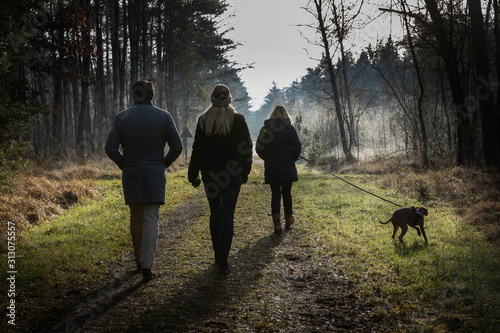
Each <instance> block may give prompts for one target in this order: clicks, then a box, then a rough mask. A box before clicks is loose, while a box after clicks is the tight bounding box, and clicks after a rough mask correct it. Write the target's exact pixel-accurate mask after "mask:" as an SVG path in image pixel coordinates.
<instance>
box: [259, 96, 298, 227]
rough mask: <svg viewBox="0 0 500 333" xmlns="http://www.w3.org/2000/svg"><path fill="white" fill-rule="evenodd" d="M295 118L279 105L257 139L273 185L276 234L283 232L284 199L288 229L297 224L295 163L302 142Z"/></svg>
mask: <svg viewBox="0 0 500 333" xmlns="http://www.w3.org/2000/svg"><path fill="white" fill-rule="evenodd" d="M291 123H292V119H291V118H290V115H289V114H288V112H287V111H286V109H285V107H284V106H282V105H277V106H276V107H275V108H274V110H273V112H271V115H270V116H269V119H267V120H266V121H265V122H264V127H262V129H261V130H260V133H259V137H258V139H257V145H256V151H257V154H258V155H259V156H260V158H262V159H263V160H264V168H265V171H264V176H265V182H266V184H270V185H271V193H272V196H271V213H272V217H273V223H274V232H275V233H280V232H281V231H282V229H281V214H280V211H281V197H283V208H284V211H285V227H286V228H289V227H290V226H291V225H292V223H293V222H294V218H293V208H292V192H291V190H292V183H293V182H296V181H298V177H297V169H296V168H295V161H297V160H298V159H299V155H300V150H301V147H302V145H301V143H300V140H299V137H298V135H297V132H296V131H295V128H294V127H293V126H292V125H291Z"/></svg>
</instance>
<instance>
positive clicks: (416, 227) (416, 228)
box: [411, 225, 420, 236]
mask: <svg viewBox="0 0 500 333" xmlns="http://www.w3.org/2000/svg"><path fill="white" fill-rule="evenodd" d="M411 227H412V228H413V229H415V230H417V233H418V235H419V236H420V229H419V227H418V226H413V225H412V226H411Z"/></svg>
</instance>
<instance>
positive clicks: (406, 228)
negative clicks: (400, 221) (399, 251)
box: [399, 224, 408, 242]
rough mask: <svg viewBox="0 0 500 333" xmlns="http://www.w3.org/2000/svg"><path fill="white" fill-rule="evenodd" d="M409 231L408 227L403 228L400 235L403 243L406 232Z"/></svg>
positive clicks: (403, 226)
mask: <svg viewBox="0 0 500 333" xmlns="http://www.w3.org/2000/svg"><path fill="white" fill-rule="evenodd" d="M407 231H408V226H407V225H406V224H405V225H402V226H401V235H399V240H400V241H401V242H402V241H403V237H404V235H406V232H407Z"/></svg>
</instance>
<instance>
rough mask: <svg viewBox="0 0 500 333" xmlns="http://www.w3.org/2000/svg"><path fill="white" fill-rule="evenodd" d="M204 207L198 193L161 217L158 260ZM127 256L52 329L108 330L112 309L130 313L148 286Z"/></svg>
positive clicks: (170, 248) (68, 330)
mask: <svg viewBox="0 0 500 333" xmlns="http://www.w3.org/2000/svg"><path fill="white" fill-rule="evenodd" d="M203 206H204V202H203V200H201V198H200V196H199V195H197V196H194V197H192V198H190V200H189V201H188V202H187V203H186V204H184V205H182V206H180V207H178V208H177V209H175V210H174V211H173V212H171V213H170V214H168V216H167V217H166V218H164V219H163V221H162V222H163V223H161V224H160V230H159V236H158V247H157V256H156V261H157V262H159V261H161V260H162V257H164V256H166V255H171V253H172V252H173V251H174V249H173V248H172V246H171V245H170V244H171V243H172V242H173V240H174V239H175V238H176V237H177V236H178V235H179V234H180V233H181V232H182V231H183V230H184V229H185V228H186V226H187V222H188V221H190V220H191V219H192V218H193V217H195V216H196V215H198V214H199V213H200V211H201V210H202V209H203V208H204V207H203ZM128 259H129V260H128V261H129V262H130V264H129V265H126V266H119V267H116V269H115V270H114V278H113V279H111V280H109V281H107V282H106V283H105V284H104V285H103V286H102V287H100V288H99V289H97V290H94V291H92V292H90V293H89V294H88V295H86V296H84V297H82V301H81V302H80V303H79V304H78V305H76V306H75V307H74V308H73V309H71V310H70V311H69V313H68V315H67V316H66V317H65V318H64V319H63V320H62V321H61V322H60V323H59V324H58V325H56V326H55V327H54V329H53V330H51V332H101V331H103V330H107V326H108V325H109V323H110V322H112V321H113V320H119V318H112V317H111V316H110V315H109V312H110V310H112V309H113V308H115V307H121V308H128V309H130V311H131V312H133V308H134V304H135V303H136V302H140V301H141V300H140V298H141V293H140V290H141V289H142V288H146V287H147V285H144V284H143V283H142V274H140V272H138V271H134V267H135V261H133V258H132V257H130V258H128Z"/></svg>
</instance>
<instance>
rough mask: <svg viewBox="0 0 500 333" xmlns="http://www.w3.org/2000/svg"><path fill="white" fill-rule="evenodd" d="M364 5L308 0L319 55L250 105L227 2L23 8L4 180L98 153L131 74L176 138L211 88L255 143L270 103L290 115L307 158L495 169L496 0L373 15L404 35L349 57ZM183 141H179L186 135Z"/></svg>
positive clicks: (5, 132)
mask: <svg viewBox="0 0 500 333" xmlns="http://www.w3.org/2000/svg"><path fill="white" fill-rule="evenodd" d="M364 5H365V3H364V1H360V2H351V1H347V0H342V1H331V0H310V1H307V2H304V8H303V10H305V11H307V12H308V13H309V14H310V15H311V16H312V17H314V22H315V23H314V24H312V25H309V26H307V27H304V28H307V29H313V30H314V31H315V32H316V37H317V38H315V39H314V40H311V41H310V43H311V44H312V45H315V46H319V47H321V48H322V50H323V57H322V59H320V60H318V64H317V66H316V67H314V68H307V69H304V70H305V73H306V74H305V75H304V76H303V77H302V78H301V79H300V80H296V81H295V82H292V83H290V85H289V86H288V87H284V88H282V89H280V88H278V87H277V86H276V85H274V86H272V87H270V88H269V92H268V95H267V96H266V98H265V102H264V104H263V105H262V106H261V107H260V108H259V109H258V110H257V111H250V109H251V108H252V105H251V103H250V100H251V96H249V95H248V92H247V90H246V87H245V82H243V81H242V80H241V77H240V75H239V73H240V72H241V70H242V69H243V68H247V67H251V64H250V65H249V64H238V63H235V62H233V61H231V60H230V58H229V57H228V56H227V54H228V52H230V51H231V50H233V49H234V48H237V47H238V45H239V43H240V42H241V41H235V40H231V39H229V38H227V37H226V36H227V33H228V32H229V31H230V30H231V29H232V27H230V26H228V25H227V23H226V22H225V20H224V17H225V16H224V14H225V13H226V11H227V10H228V7H229V4H228V3H227V2H226V1H219V0H190V1H180V0H146V1H139V0H81V1H63V0H59V1H43V0H37V1H35V0H19V1H15V2H9V3H8V4H4V5H3V6H2V8H1V9H0V10H1V11H2V18H3V19H2V22H1V23H0V32H1V33H0V55H1V62H0V75H1V77H2V80H1V83H0V84H1V92H0V94H1V96H0V99H1V110H0V112H1V113H0V117H1V119H0V120H1V121H0V124H1V125H0V126H1V134H0V153H1V156H2V158H1V159H0V163H1V166H2V168H1V169H2V178H3V179H4V178H5V177H8V176H9V173H10V172H16V170H18V169H19V168H23V165H25V164H26V163H27V161H32V160H37V159H42V160H43V159H47V158H48V157H49V156H50V158H55V159H61V158H62V159H64V158H67V157H69V156H71V157H73V158H78V159H79V160H81V161H85V158H86V157H87V156H91V155H93V154H96V153H97V154H102V150H103V149H102V147H103V143H104V141H105V139H106V136H107V134H108V131H109V128H110V123H111V121H112V119H113V116H114V114H116V113H117V112H119V111H120V110H122V109H124V108H126V107H128V106H129V105H130V100H131V99H130V95H129V90H130V86H131V84H133V83H134V82H136V81H137V80H138V79H148V80H151V81H152V82H154V84H155V86H156V87H157V95H156V97H155V104H156V105H158V106H159V107H161V108H164V109H167V110H168V111H169V112H170V113H171V114H172V115H173V118H174V119H175V122H176V125H177V128H178V130H179V132H180V133H181V134H182V135H183V137H184V138H187V137H189V136H190V134H191V133H192V132H193V129H194V125H195V123H196V119H197V117H198V115H199V114H200V113H201V112H202V111H203V110H204V109H205V108H206V107H207V106H208V105H207V100H208V99H207V96H208V93H209V91H210V88H211V87H212V86H213V85H214V84H216V83H224V84H226V85H228V86H230V87H231V89H232V92H233V95H234V96H235V102H234V106H235V108H236V109H237V110H238V111H239V112H240V113H242V114H244V115H245V116H246V117H247V121H248V123H249V126H250V128H251V130H252V135H253V136H254V138H255V136H256V134H257V133H258V129H259V128H260V126H261V125H262V122H263V120H264V119H265V118H266V117H267V115H268V114H269V112H270V110H271V108H272V107H273V106H274V105H276V104H284V105H286V106H287V108H288V109H289V111H290V113H291V114H292V115H293V117H294V118H295V122H296V126H297V128H298V129H299V132H300V136H301V139H302V140H303V141H304V143H305V147H307V148H306V149H307V154H308V155H309V157H310V159H311V160H314V161H316V162H321V163H333V161H337V162H338V161H346V162H348V163H350V162H353V161H355V160H360V159H364V158H369V157H374V156H381V155H382V156H387V155H391V154H401V153H403V154H406V153H410V152H414V153H415V154H416V155H417V156H419V160H420V163H422V165H424V166H429V165H430V164H431V163H432V161H431V158H430V157H431V156H437V157H444V158H445V159H447V160H449V161H450V163H452V164H456V165H481V166H484V165H488V166H493V165H498V163H499V160H500V158H499V155H500V153H499V146H500V145H499V144H498V143H499V142H500V138H499V135H500V134H499V133H500V130H499V129H500V127H499V122H500V116H499V109H500V107H499V106H500V99H499V98H498V92H499V91H500V85H499V84H498V77H499V76H500V74H499V73H500V56H499V53H500V26H499V16H500V14H499V10H500V9H499V4H498V0H488V1H481V0H468V1H436V0H425V1H416V2H415V1H413V2H411V1H407V0H400V1H396V2H393V4H392V6H387V7H381V8H379V12H380V15H392V16H393V17H396V18H397V19H398V20H400V23H401V27H402V31H403V32H404V33H403V35H402V36H403V37H402V38H400V39H399V40H394V39H393V38H392V36H389V37H387V38H386V39H384V40H371V41H368V42H367V44H366V45H362V46H361V51H360V52H356V53H354V52H353V51H352V50H351V49H350V44H349V38H350V37H351V36H352V35H353V34H356V33H360V32H359V31H360V28H361V27H363V25H365V24H366V20H367V19H366V17H365V16H361V15H360V13H361V12H362V11H363V6H364ZM186 142H187V141H186Z"/></svg>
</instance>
